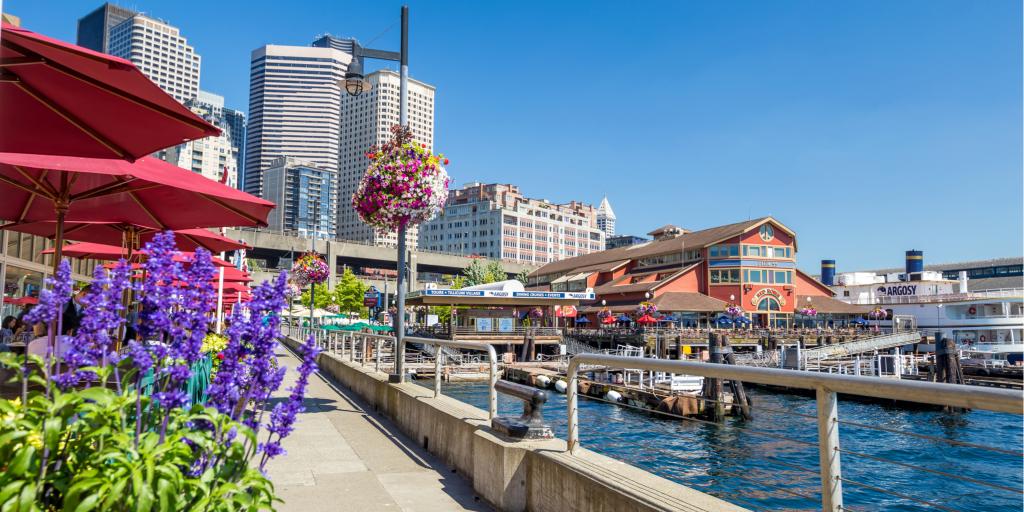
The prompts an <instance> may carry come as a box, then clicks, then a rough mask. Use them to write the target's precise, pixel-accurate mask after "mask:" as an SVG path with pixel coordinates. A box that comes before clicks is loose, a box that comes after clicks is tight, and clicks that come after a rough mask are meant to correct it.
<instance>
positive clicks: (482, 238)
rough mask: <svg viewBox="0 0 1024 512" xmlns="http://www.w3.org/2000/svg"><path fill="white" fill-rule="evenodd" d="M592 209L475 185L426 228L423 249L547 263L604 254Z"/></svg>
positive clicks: (451, 198) (456, 194)
mask: <svg viewBox="0 0 1024 512" xmlns="http://www.w3.org/2000/svg"><path fill="white" fill-rule="evenodd" d="M596 218H597V215H596V210H595V209H594V207H593V206H592V205H589V204H584V203H580V202H577V201H571V202H569V203H564V204H555V203H551V202H549V201H547V200H546V199H530V198H527V197H523V195H522V194H521V193H520V192H519V187H517V186H515V185H504V184H496V183H495V184H486V185H485V184H480V183H470V184H468V185H466V186H465V187H463V188H461V189H458V190H452V191H451V192H450V193H449V195H448V205H447V206H446V207H445V209H444V212H443V214H442V215H440V216H438V217H437V218H436V219H433V220H430V221H428V222H425V223H423V224H422V225H421V226H420V232H419V245H420V248H422V249H427V250H432V251H444V252H452V253H458V254H466V255H477V256H484V257H488V258H494V259H503V260H509V261H515V262H518V263H527V264H543V263H548V262H552V261H558V260H561V259H565V258H572V257H575V256H581V255H584V254H589V253H592V252H598V251H603V250H604V233H603V232H602V231H601V229H600V228H598V226H597V220H596Z"/></svg>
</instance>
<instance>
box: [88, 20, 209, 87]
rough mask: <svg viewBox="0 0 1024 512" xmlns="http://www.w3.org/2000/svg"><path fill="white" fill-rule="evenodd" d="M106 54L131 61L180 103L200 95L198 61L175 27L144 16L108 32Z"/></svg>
mask: <svg viewBox="0 0 1024 512" xmlns="http://www.w3.org/2000/svg"><path fill="white" fill-rule="evenodd" d="M108 37H109V40H108V41H107V49H108V53H110V54H111V55H114V56H116V57H121V58H123V59H127V60H130V61H131V62H132V63H133V64H135V66H136V67H137V68H139V70H140V71H142V73H143V74H144V75H146V76H147V77H149V79H150V80H152V81H153V82H155V83H156V84H157V85H159V86H160V88H161V89H163V90H164V92H166V93H167V94H170V95H171V96H173V97H174V99H176V100H178V101H179V102H181V103H185V101H187V100H190V99H192V98H194V97H195V96H196V93H197V92H198V91H199V67H200V66H199V65H200V58H199V55H197V54H196V52H195V49H193V48H192V47H191V46H189V45H188V41H187V40H186V39H185V38H184V37H182V36H181V33H180V31H179V30H178V27H175V26H172V25H168V24H167V23H164V22H162V21H160V20H157V19H153V18H150V17H149V16H146V15H144V14H135V15H134V16H132V17H130V18H128V19H126V20H124V21H122V22H120V23H118V24H117V25H114V26H113V27H111V28H110V34H109V35H108Z"/></svg>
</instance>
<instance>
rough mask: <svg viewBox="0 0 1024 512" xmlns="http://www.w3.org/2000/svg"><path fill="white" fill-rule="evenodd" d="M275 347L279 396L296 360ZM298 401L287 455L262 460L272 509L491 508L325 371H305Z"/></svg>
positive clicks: (312, 511) (283, 393) (284, 393)
mask: <svg viewBox="0 0 1024 512" xmlns="http://www.w3.org/2000/svg"><path fill="white" fill-rule="evenodd" d="M277 355H278V359H279V361H280V362H281V364H283V365H285V366H287V367H288V373H287V376H286V377H285V382H284V384H283V385H282V386H281V390H279V391H278V393H277V395H278V396H280V397H285V396H287V395H288V391H287V388H289V387H291V386H292V385H293V383H294V381H295V376H296V374H295V368H297V367H298V366H299V360H298V359H297V358H296V357H295V355H293V354H292V353H291V352H290V351H289V350H288V349H287V348H286V347H284V346H283V345H282V346H279V347H278V354H277ZM305 405H306V412H305V413H303V414H301V415H299V419H298V422H297V425H296V429H295V431H294V432H292V434H291V435H290V436H289V437H288V438H287V439H285V442H284V448H285V450H287V451H288V453H287V455H283V456H281V457H278V458H277V459H276V460H274V461H272V462H271V463H270V464H268V474H269V476H270V478H271V480H272V481H273V482H274V486H275V488H276V490H277V494H278V496H280V497H281V498H282V499H284V504H282V505H280V506H279V507H278V510H279V511H281V512H292V511H294V512H318V511H337V510H353V511H355V510H393V511H396V512H397V511H409V512H412V511H417V512H418V511H441V510H444V511H447V510H491V508H490V507H488V506H486V505H485V504H484V503H483V502H481V501H478V500H477V498H476V497H475V496H474V493H473V487H472V485H471V484H470V483H469V482H468V481H467V480H466V479H464V478H462V477H461V476H459V475H457V474H456V473H455V472H454V470H452V469H451V468H448V467H446V466H445V465H444V464H443V463H442V462H441V461H440V460H438V459H437V458H436V457H434V456H433V455H431V454H429V453H428V452H426V451H425V450H423V449H422V447H420V446H418V445H416V444H415V443H414V442H412V441H411V440H410V439H409V438H407V437H406V436H405V435H404V434H402V433H401V432H399V431H398V430H397V429H396V428H395V426H394V425H393V424H391V423H390V421H389V420H387V419H385V418H384V417H382V416H379V415H378V414H376V413H375V412H373V411H372V409H371V410H367V409H366V408H365V407H364V403H363V402H362V400H361V399H359V398H358V396H357V395H356V394H355V393H352V392H351V391H349V390H347V389H344V388H341V387H339V386H338V385H336V384H335V383H334V382H333V381H331V380H329V378H327V377H324V376H321V375H319V374H317V375H313V376H311V377H310V383H309V388H308V391H307V393H306V400H305Z"/></svg>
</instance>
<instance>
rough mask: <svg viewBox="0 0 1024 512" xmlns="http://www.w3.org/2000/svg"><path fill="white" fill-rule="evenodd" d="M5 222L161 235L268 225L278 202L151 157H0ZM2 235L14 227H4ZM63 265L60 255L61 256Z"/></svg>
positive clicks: (58, 231)
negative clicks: (101, 226) (100, 226)
mask: <svg viewBox="0 0 1024 512" xmlns="http://www.w3.org/2000/svg"><path fill="white" fill-rule="evenodd" d="M0 196H2V197H3V198H4V199H5V201H2V202H0V218H2V219H8V220H12V221H13V224H23V223H26V222H39V221H56V222H55V232H54V239H56V240H57V242H58V246H60V245H61V244H62V242H63V240H64V233H63V229H64V222H65V221H69V222H111V223H120V224H130V225H135V226H152V227H154V228H157V229H161V230H166V229H193V228H202V227H219V226H266V225H267V216H268V215H269V214H270V211H271V210H272V209H273V208H274V203H271V202H269V201H265V200H263V199H260V198H258V197H254V196H251V195H249V194H246V193H245V192H242V191H240V190H237V189H234V188H231V187H228V186H226V185H223V184H221V183H218V182H216V181H213V180H210V179H207V178H204V177H203V176H201V175H199V174H196V173H193V172H191V171H187V170H185V169H182V168H180V167H177V166H174V165H171V164H169V163H167V162H164V161H162V160H158V159H156V158H152V157H145V158H141V159H139V160H137V161H135V162H134V163H129V162H126V161H123V160H113V159H102V158H79V157H67V156H52V155H29V154H19V153H0ZM3 227H4V228H13V227H16V226H14V225H11V224H9V225H6V226H3ZM57 256H58V258H56V259H55V263H54V265H56V260H59V259H60V258H59V256H60V252H59V251H58V252H57Z"/></svg>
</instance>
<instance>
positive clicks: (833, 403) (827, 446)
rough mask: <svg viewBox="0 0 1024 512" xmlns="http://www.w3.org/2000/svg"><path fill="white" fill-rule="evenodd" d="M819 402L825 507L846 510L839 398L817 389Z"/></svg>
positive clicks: (830, 511)
mask: <svg viewBox="0 0 1024 512" xmlns="http://www.w3.org/2000/svg"><path fill="white" fill-rule="evenodd" d="M816 394H817V405H818V464H819V465H820V467H821V510H822V511H823V512H839V511H841V510H842V509H843V481H842V473H841V471H840V464H839V400H838V396H837V395H836V393H835V392H834V391H832V390H829V389H826V388H824V387H819V388H818V389H817V390H816Z"/></svg>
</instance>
